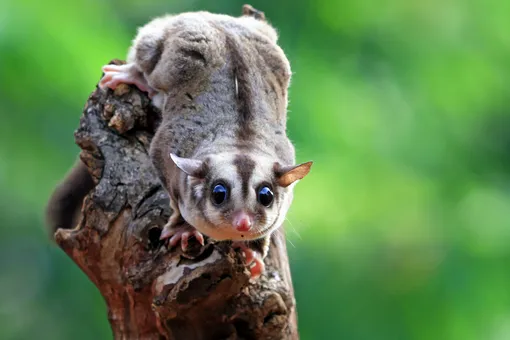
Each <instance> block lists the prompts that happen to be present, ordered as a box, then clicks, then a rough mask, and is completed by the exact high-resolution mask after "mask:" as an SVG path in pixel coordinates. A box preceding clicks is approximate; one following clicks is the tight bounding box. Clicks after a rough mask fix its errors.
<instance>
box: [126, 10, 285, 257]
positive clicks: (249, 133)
mask: <svg viewBox="0 0 510 340" xmlns="http://www.w3.org/2000/svg"><path fill="white" fill-rule="evenodd" d="M243 13H244V14H246V15H244V16H242V17H239V18H234V17H230V16H226V15H219V14H211V13H208V12H195V13H183V14H180V15H176V16H165V17H161V18H157V19H154V20H153V21H151V22H150V23H148V24H147V25H145V26H144V27H142V28H141V29H140V30H139V32H138V35H137V37H136V38H135V39H134V41H133V46H132V47H131V49H130V52H129V55H128V60H127V61H128V64H129V65H131V66H130V67H129V72H130V78H133V79H135V78H136V79H143V81H141V82H140V83H141V84H142V85H143V86H148V87H149V89H150V92H149V93H151V94H155V96H154V97H153V99H154V100H153V102H154V103H155V105H158V106H159V107H160V108H161V110H162V113H163V115H162V116H163V119H162V123H161V125H160V127H159V128H158V130H157V132H156V134H155V136H154V139H153V141H152V144H151V148H150V156H151V159H152V161H153V164H154V166H155V168H156V169H157V172H158V174H159V176H160V178H161V180H162V183H163V184H164V186H165V187H166V189H167V190H168V192H169V194H170V197H171V200H172V201H173V202H174V204H173V208H174V210H175V213H174V215H172V217H171V218H170V221H171V222H169V223H170V224H172V223H173V222H175V221H177V220H178V217H179V216H178V215H179V213H180V214H182V217H183V218H184V219H185V220H186V221H187V222H188V223H189V224H191V225H193V226H194V227H196V228H197V229H198V230H199V231H200V232H203V233H205V234H206V235H208V236H211V237H213V238H216V239H233V240H241V239H242V238H244V237H246V238H245V239H244V240H257V239H264V240H263V242H262V244H264V245H265V244H267V239H268V237H269V235H270V234H271V233H272V232H273V231H274V230H275V229H276V228H277V227H279V226H280V225H281V224H282V223H283V219H284V217H285V214H286V212H287V209H288V207H289V205H290V202H291V201H292V186H289V187H281V186H278V180H277V178H276V177H277V176H278V174H277V173H276V172H275V169H276V168H283V167H286V166H292V165H294V164H295V151H294V147H293V145H292V143H291V142H290V140H289V139H288V138H287V135H286V120H287V115H286V113H287V90H288V86H289V81H290V76H291V70H290V65H289V61H288V60H287V58H286V56H285V54H284V53H283V51H282V49H281V48H280V47H279V46H278V45H277V34H276V31H275V30H274V29H273V28H272V27H271V26H270V25H269V24H267V23H266V22H265V20H264V19H265V17H264V15H263V13H262V12H260V11H257V10H255V9H253V8H252V7H249V6H248V7H246V6H245V8H243ZM257 18H258V19H257ZM126 69H127V68H126ZM171 154H175V155H177V156H178V157H181V158H185V159H190V161H189V162H187V163H185V162H182V161H179V163H180V167H181V169H183V168H184V167H187V165H193V164H201V170H200V171H201V174H202V175H203V176H195V175H193V174H191V173H190V171H189V168H187V169H188V170H186V169H184V171H180V170H179V169H178V168H177V167H176V164H175V162H174V161H173V160H172V158H171V157H170V155H171ZM174 158H175V157H174ZM176 159H178V158H176ZM178 160H179V159H178ZM197 162H198V163H197ZM247 167H252V168H253V169H247ZM185 171H186V172H188V174H186V173H185ZM239 176H240V177H239ZM222 178H223V181H224V182H226V183H229V185H230V186H231V189H232V195H233V197H232V202H228V203H226V204H225V205H223V206H222V207H215V206H213V205H212V204H211V199H210V194H211V193H210V191H211V186H212V185H214V183H215V181H218V180H219V179H222ZM241 182H242V183H241ZM262 183H270V184H269V185H272V190H273V191H274V194H275V199H274V203H273V204H272V206H271V207H267V208H266V207H264V208H263V209H262V208H261V206H260V204H258V205H257V199H256V192H255V191H256V190H257V187H259V186H260V185H261V184H262ZM250 185H251V187H249V186H250ZM240 187H242V188H243V189H242V193H241V192H240V191H239V190H241V189H239V188H240ZM236 209H237V210H239V209H248V210H249V211H251V212H253V214H254V216H255V219H256V221H257V222H258V224H257V225H256V227H255V228H254V232H253V233H252V234H251V235H248V234H246V235H239V233H238V232H235V231H233V229H234V228H233V227H232V225H231V224H229V223H230V222H229V219H230V218H231V217H232V214H233V213H234V212H235V210H236ZM230 229H232V231H231V230H230ZM262 248H263V249H267V247H265V246H264V247H262Z"/></svg>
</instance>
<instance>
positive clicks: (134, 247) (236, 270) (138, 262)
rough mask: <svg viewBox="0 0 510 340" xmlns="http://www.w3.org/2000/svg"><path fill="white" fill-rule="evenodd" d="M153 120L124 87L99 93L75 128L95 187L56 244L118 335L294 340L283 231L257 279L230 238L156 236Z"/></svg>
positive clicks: (160, 216)
mask: <svg viewBox="0 0 510 340" xmlns="http://www.w3.org/2000/svg"><path fill="white" fill-rule="evenodd" d="M114 62H115V63H119V61H114ZM159 122H160V113H159V112H157V109H155V108H154V107H153V106H152V105H151V104H150V100H149V98H148V97H147V96H146V94H144V93H142V92H140V91H139V90H138V89H137V88H135V87H132V86H128V85H124V84H123V85H121V86H119V87H118V88H117V89H116V90H115V91H111V90H108V91H106V92H105V91H102V90H100V89H99V88H96V90H95V91H94V92H93V93H92V94H91V96H90V97H89V99H88V101H87V103H86V106H85V109H84V111H83V115H82V117H81V120H80V126H79V128H78V129H77V130H76V132H75V139H76V143H77V144H78V145H79V146H80V148H81V149H82V151H81V153H80V158H81V160H82V161H83V162H84V164H85V165H86V166H87V168H88V171H89V173H90V174H91V175H92V177H93V179H94V183H95V187H94V189H93V190H92V191H90V192H89V193H88V195H87V196H86V197H85V199H84V201H83V206H82V211H81V216H80V217H79V222H78V223H77V226H76V228H75V229H67V230H64V229H59V230H57V232H56V233H55V239H56V242H57V243H58V245H59V246H60V247H61V248H62V249H63V250H64V251H65V252H66V253H67V255H69V256H70V257H71V258H72V259H73V261H74V262H75V263H76V264H77V265H78V266H79V267H80V268H81V269H82V270H83V271H84V272H85V273H86V274H87V276H88V277H89V278H90V280H92V282H94V284H95V285H96V286H97V288H98V289H99V291H100V292H101V294H102V296H103V297H104V300H105V302H106V305H107V308H108V319H109V321H110V325H111V327H112V331H113V335H114V338H115V339H185V340H193V339H299V335H298V331H297V321H296V307H295V300H294V292H293V287H292V281H291V276H290V270H289V264H288V258H287V250H286V245H285V236H284V233H283V228H280V229H279V231H278V232H276V233H275V234H274V235H273V236H272V238H271V246H270V251H269V255H268V257H267V258H266V259H265V264H266V272H265V273H264V274H263V275H262V276H261V277H260V278H259V279H257V280H255V281H254V282H251V281H250V279H249V271H248V270H247V268H246V266H245V264H244V262H243V261H244V259H243V258H242V256H241V253H240V252H238V251H235V250H234V249H232V247H231V244H230V242H214V241H212V240H209V239H208V240H206V245H205V246H204V247H200V246H199V245H198V243H197V242H195V243H194V247H193V248H192V249H193V250H194V251H192V253H191V254H190V253H183V252H182V251H181V249H167V247H166V246H165V245H164V244H163V242H162V241H160V240H159V236H160V233H161V229H162V228H163V225H164V224H165V222H166V221H167V219H168V217H169V216H170V212H171V211H170V208H169V198H168V195H167V193H166V191H165V190H164V188H163V187H162V186H161V184H160V182H159V180H158V178H157V176H156V173H155V170H154V169H153V167H152V164H151V161H150V159H149V156H148V150H149V145H150V142H151V138H152V136H153V135H154V132H155V129H156V128H157V126H158V124H159Z"/></svg>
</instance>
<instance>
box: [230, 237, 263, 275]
mask: <svg viewBox="0 0 510 340" xmlns="http://www.w3.org/2000/svg"><path fill="white" fill-rule="evenodd" d="M232 246H233V247H234V249H241V251H242V252H243V257H244V258H245V261H246V265H247V266H248V269H249V270H250V274H251V278H252V279H256V278H258V277H259V276H260V275H261V274H262V273H263V272H264V269H265V265H264V260H263V259H262V255H261V254H260V253H259V252H258V251H256V250H253V249H250V248H249V247H248V246H247V245H246V244H245V243H244V242H234V243H233V244H232Z"/></svg>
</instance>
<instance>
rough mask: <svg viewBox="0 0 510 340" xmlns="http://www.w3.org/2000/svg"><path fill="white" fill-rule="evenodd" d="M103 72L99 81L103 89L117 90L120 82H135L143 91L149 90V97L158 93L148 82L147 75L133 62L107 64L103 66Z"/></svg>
mask: <svg viewBox="0 0 510 340" xmlns="http://www.w3.org/2000/svg"><path fill="white" fill-rule="evenodd" d="M103 72H104V76H103V78H101V81H99V87H100V88H102V89H106V88H110V89H112V90H115V89H116V88H117V86H119V85H120V84H133V85H135V86H137V87H138V88H139V89H140V90H141V91H143V92H148V93H149V97H152V96H154V95H155V94H156V93H157V92H156V91H154V89H152V88H151V87H150V86H149V84H147V80H146V79H145V77H144V76H143V75H142V74H141V73H140V72H139V71H138V70H137V69H136V68H135V66H134V65H133V64H125V65H105V66H103Z"/></svg>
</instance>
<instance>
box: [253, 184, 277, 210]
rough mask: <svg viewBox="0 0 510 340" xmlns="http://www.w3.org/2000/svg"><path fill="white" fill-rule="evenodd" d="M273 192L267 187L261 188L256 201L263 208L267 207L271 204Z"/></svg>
mask: <svg viewBox="0 0 510 340" xmlns="http://www.w3.org/2000/svg"><path fill="white" fill-rule="evenodd" d="M273 197H274V195H273V192H272V191H271V189H269V188H268V187H262V188H260V189H259V192H258V194H257V200H258V201H259V203H260V204H262V205H263V206H265V207H269V206H270V205H271V203H273Z"/></svg>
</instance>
